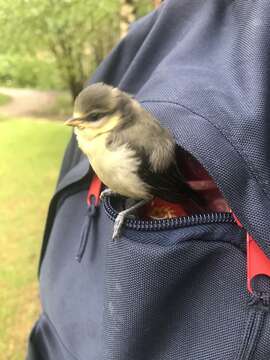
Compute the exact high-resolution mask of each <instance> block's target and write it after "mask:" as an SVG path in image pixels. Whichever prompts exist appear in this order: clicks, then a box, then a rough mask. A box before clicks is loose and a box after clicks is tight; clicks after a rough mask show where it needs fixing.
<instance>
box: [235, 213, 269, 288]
mask: <svg viewBox="0 0 270 360" xmlns="http://www.w3.org/2000/svg"><path fill="white" fill-rule="evenodd" d="M232 214H233V217H234V219H235V221H236V223H237V225H238V226H240V227H241V228H242V227H243V226H242V224H241V223H240V221H239V220H238V219H237V217H236V216H235V215H234V213H232ZM246 239H247V288H248V290H249V292H251V293H252V292H253V290H252V284H251V282H252V280H253V279H254V278H255V277H256V276H258V275H266V276H269V277H270V259H269V258H268V257H267V256H266V255H265V253H264V252H263V251H262V249H261V248H260V247H259V245H258V244H257V243H256V241H255V240H254V239H253V237H252V236H251V235H249V233H248V232H247V237H246Z"/></svg>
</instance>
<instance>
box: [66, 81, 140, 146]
mask: <svg viewBox="0 0 270 360" xmlns="http://www.w3.org/2000/svg"><path fill="white" fill-rule="evenodd" d="M133 102H134V101H133V99H132V98H131V97H130V96H129V95H128V94H126V93H124V92H122V91H121V90H119V89H117V88H113V87H112V86H109V85H106V84H103V83H97V84H93V85H89V86H87V87H86V88H85V89H83V90H82V91H81V92H80V94H79V95H78V96H77V98H76V99H75V103H74V113H73V116H72V118H71V119H69V120H67V121H66V122H65V125H69V126H74V127H76V133H78V132H79V133H82V134H83V135H84V136H85V137H87V138H88V140H91V139H92V138H94V137H96V136H98V135H100V134H103V133H106V132H109V131H111V130H113V129H114V128H115V127H116V126H118V125H119V124H120V123H121V122H127V121H128V119H129V117H128V116H126V114H127V108H130V107H133V106H134V107H136V104H135V102H134V104H133Z"/></svg>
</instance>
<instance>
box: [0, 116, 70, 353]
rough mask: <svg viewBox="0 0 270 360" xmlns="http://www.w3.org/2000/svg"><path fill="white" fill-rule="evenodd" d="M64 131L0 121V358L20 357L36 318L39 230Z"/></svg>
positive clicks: (49, 125)
mask: <svg viewBox="0 0 270 360" xmlns="http://www.w3.org/2000/svg"><path fill="white" fill-rule="evenodd" d="M69 136H70V129H68V128H67V127H65V126H63V125H62V124H61V123H56V122H48V121H38V120H31V121H30V120H27V119H25V120H23V119H18V120H16V119H6V120H2V121H0V152H1V156H3V157H4V159H5V161H2V162H1V164H0V176H1V179H2V180H1V189H0V201H1V204H4V205H3V206H1V207H0V218H1V234H0V247H1V252H0V289H1V291H0V304H1V306H0V339H1V341H0V359H1V360H7V359H9V360H21V359H24V358H25V345H26V340H27V337H28V336H29V333H30V329H31V327H32V326H33V324H34V322H35V321H36V320H37V316H38V312H39V300H38V291H37V275H36V274H37V263H38V256H39V252H40V245H41V238H42V232H43V228H44V221H45V216H46V212H47V207H48V202H49V198H50V196H51V194H52V192H53V189H54V186H55V182H56V178H57V176H58V171H59V165H60V159H61V158H62V153H63V149H64V147H65V144H66V143H67V140H68V138H69ZM48 144H50V146H48ZM11 149H12V150H11ZM18 154H19V156H18Z"/></svg>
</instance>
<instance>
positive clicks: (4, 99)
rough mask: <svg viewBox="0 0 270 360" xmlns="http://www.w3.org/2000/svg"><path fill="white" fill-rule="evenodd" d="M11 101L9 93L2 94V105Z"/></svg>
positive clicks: (0, 100)
mask: <svg viewBox="0 0 270 360" xmlns="http://www.w3.org/2000/svg"><path fill="white" fill-rule="evenodd" d="M10 101H11V97H10V96H8V95H4V94H0V106H2V105H6V104H7V103H9V102H10Z"/></svg>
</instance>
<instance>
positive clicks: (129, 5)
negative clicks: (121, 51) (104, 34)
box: [120, 0, 135, 38]
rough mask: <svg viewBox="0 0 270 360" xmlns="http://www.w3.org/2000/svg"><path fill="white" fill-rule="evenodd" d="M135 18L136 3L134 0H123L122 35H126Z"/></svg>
mask: <svg viewBox="0 0 270 360" xmlns="http://www.w3.org/2000/svg"><path fill="white" fill-rule="evenodd" d="M134 20H135V5H134V1H133V0H121V9H120V37H121V38H122V37H124V36H125V35H126V34H127V32H128V28H129V25H130V24H131V23H132V22H133V21H134Z"/></svg>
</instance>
